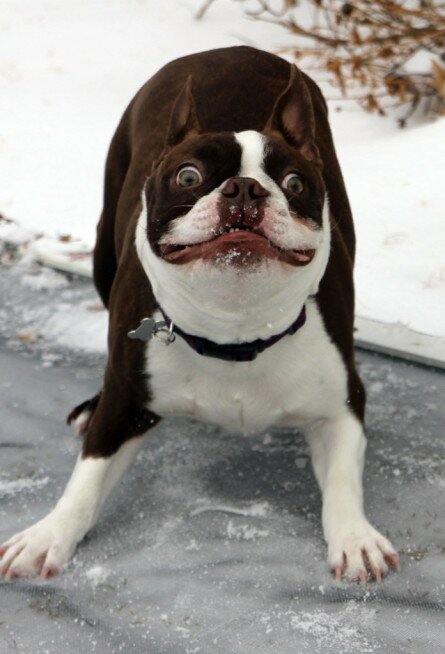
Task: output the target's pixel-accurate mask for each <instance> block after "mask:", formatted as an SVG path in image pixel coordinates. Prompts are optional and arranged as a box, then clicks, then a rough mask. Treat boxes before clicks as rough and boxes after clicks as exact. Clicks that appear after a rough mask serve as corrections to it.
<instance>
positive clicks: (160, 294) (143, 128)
mask: <svg viewBox="0 0 445 654" xmlns="http://www.w3.org/2000/svg"><path fill="white" fill-rule="evenodd" d="M354 249H355V241H354V228H353V223H352V216H351V210H350V207H349V203H348V198H347V195H346V191H345V187H344V183H343V178H342V174H341V171H340V168H339V164H338V161H337V158H336V154H335V150H334V145H333V141H332V136H331V132H330V128H329V123H328V115H327V107H326V102H325V100H324V99H323V96H322V94H321V92H320V90H319V88H318V87H317V85H316V84H315V83H314V82H313V81H312V80H311V79H310V78H309V77H308V76H306V75H305V74H304V73H302V72H301V71H299V70H298V68H297V67H296V66H294V65H290V64H289V63H288V62H286V61H284V60H283V59H281V58H279V57H276V56H275V55H272V54H268V53H266V52H262V51H259V50H256V49H253V48H249V47H233V48H224V49H220V50H213V51H210V52H203V53H200V54H194V55H191V56H188V57H183V58H181V59H178V60H176V61H173V62H172V63H170V64H168V65H167V66H165V67H164V68H162V70H160V71H159V72H158V73H157V74H156V75H155V76H154V77H152V78H151V79H150V80H149V81H148V82H147V83H146V84H145V85H144V86H143V87H142V89H141V90H140V91H139V92H138V93H137V95H136V96H135V98H134V99H133V100H132V102H131V103H130V105H129V107H128V108H127V110H126V111H125V113H124V115H123V118H122V120H121V122H120V124H119V126H118V128H117V131H116V133H115V135H114V137H113V140H112V143H111V146H110V151H109V154H108V159H107V164H106V172H105V193H104V205H103V213H102V215H101V218H100V221H99V224H98V228H97V244H96V247H95V251H94V281H95V284H96V287H97V290H98V292H99V295H100V297H101V298H102V300H103V302H104V304H105V306H106V307H107V308H108V310H109V337H108V344H109V356H108V362H107V367H106V371H105V376H104V382H103V388H102V390H101V392H100V393H99V394H98V395H97V396H96V397H94V398H93V399H92V400H89V401H87V402H84V403H83V404H82V405H80V406H79V407H76V409H74V410H73V412H72V413H71V414H70V416H69V421H71V420H74V419H75V421H76V424H77V429H78V431H80V432H82V433H83V434H84V442H83V448H82V452H81V454H80V455H79V457H78V460H77V463H76V465H75V468H74V471H73V474H72V476H71V479H70V480H69V482H68V485H67V487H66V489H65V491H64V493H63V495H62V497H61V498H60V500H59V501H58V503H57V504H56V506H55V507H54V509H53V510H52V511H51V512H50V513H49V514H48V515H47V516H46V517H44V518H43V519H42V520H40V521H39V522H37V523H36V524H34V525H33V526H31V527H29V528H28V529H26V530H25V531H22V532H21V533H19V534H17V535H15V536H13V537H12V538H11V539H10V540H8V541H7V542H6V543H5V544H4V545H3V546H2V548H1V550H0V553H1V554H2V557H3V558H2V566H1V573H2V574H3V575H4V576H5V577H6V578H8V579H10V578H13V577H23V576H27V575H32V574H40V575H41V576H42V577H43V578H45V577H49V576H51V575H54V574H56V573H57V572H58V571H60V569H61V568H62V566H63V565H64V564H65V563H66V562H67V561H68V560H69V559H70V557H71V556H72V555H73V552H74V550H75V548H76V545H77V543H79V542H80V541H81V540H82V539H83V537H84V536H85V534H86V533H87V532H88V530H89V529H91V527H92V526H93V525H94V523H95V521H96V519H97V516H98V514H99V511H100V509H101V507H102V505H103V503H104V501H105V499H106V498H107V496H108V495H109V493H110V492H111V490H112V488H113V487H114V486H115V484H116V483H117V481H118V480H119V479H120V477H121V476H122V474H123V473H124V471H125V470H126V468H127V467H128V466H129V464H130V463H131V461H132V460H133V459H134V457H135V455H136V454H137V452H138V451H139V449H140V447H141V445H142V443H143V442H144V441H145V439H146V438H147V436H148V435H149V433H150V431H151V430H152V429H153V428H154V427H155V425H156V424H157V423H158V422H159V421H160V420H161V418H162V417H164V416H171V415H178V416H192V417H193V418H196V419H199V420H203V421H206V422H209V423H213V424H216V425H219V426H221V427H223V428H224V429H227V430H232V431H235V432H252V431H262V430H266V429H268V428H270V427H272V426H275V427H285V428H290V427H292V428H295V429H299V430H302V432H303V433H304V434H305V437H306V438H307V441H308V443H309V446H310V449H311V453H312V462H313V467H314V471H315V476H316V478H317V481H318V484H319V486H320V489H321V493H322V496H323V510H322V523H323V531H324V537H325V539H326V542H327V546H328V563H329V567H330V569H331V570H332V572H333V574H334V576H335V578H336V579H341V578H342V577H343V576H344V577H345V578H347V579H351V580H359V581H360V582H361V583H365V582H366V580H367V578H373V579H375V580H376V581H379V580H380V579H381V577H382V575H384V574H385V573H386V572H387V571H388V567H389V566H393V567H394V568H396V569H398V568H399V560H398V556H397V553H396V552H395V550H394V548H393V546H392V545H391V543H390V542H389V541H388V540H387V539H386V538H385V537H384V536H382V535H381V534H380V533H379V532H378V531H377V530H376V529H375V528H374V527H373V526H372V525H371V524H370V523H369V522H368V520H367V519H366V516H365V514H364V509H363V490H362V471H363V462H364V454H365V448H366V439H365V435H364V429H363V420H364V408H365V394H364V390H363V386H362V383H361V381H360V378H359V376H358V374H357V370H356V367H355V362H354V349H353V320H354V290H353V277H352V272H353V263H354Z"/></svg>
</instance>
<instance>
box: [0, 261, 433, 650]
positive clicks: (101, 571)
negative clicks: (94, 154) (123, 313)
mask: <svg viewBox="0 0 445 654" xmlns="http://www.w3.org/2000/svg"><path fill="white" fill-rule="evenodd" d="M0 296H1V297H2V299H3V304H2V307H1V309H0V311H1V314H0V326H1V331H0V390H1V393H0V412H1V431H0V453H1V454H0V457H1V469H0V542H1V541H3V540H5V539H6V538H7V537H9V536H10V535H11V534H12V533H14V532H15V531H17V530H20V529H23V528H25V527H26V526H28V525H29V524H30V523H32V522H33V521H35V520H37V519H39V518H40V517H42V516H43V515H44V514H45V513H47V512H48V510H49V509H50V508H51V507H52V506H53V505H54V503H55V501H56V500H57V499H58V497H59V496H60V494H61V491H62V489H63V487H64V485H65V483H66V481H67V479H68V477H69V475H70V473H71V470H72V467H73V465H74V460H75V457H76V454H77V452H78V450H79V448H80V443H79V441H78V440H76V438H75V437H74V436H73V434H72V432H71V430H70V429H69V428H68V427H67V426H66V425H65V424H64V419H65V416H66V414H67V412H68V411H69V410H70V408H71V407H72V406H73V405H74V404H76V403H78V402H80V401H82V400H83V399H85V398H87V397H90V396H91V395H92V394H93V393H95V392H96V391H97V389H98V388H99V387H100V384H101V376H102V369H103V363H104V360H103V357H102V356H101V355H98V354H96V353H94V352H90V353H89V354H86V353H85V349H84V347H82V348H81V349H80V350H79V349H78V350H77V351H76V350H75V349H72V348H70V341H74V342H76V343H77V342H79V338H80V337H79V332H82V329H83V323H84V317H85V315H86V314H87V312H88V313H91V315H93V316H94V320H97V321H98V322H97V328H98V329H99V328H100V325H101V323H102V322H103V320H104V319H105V313H104V312H100V311H97V310H96V311H95V310H94V306H95V304H96V297H95V293H94V291H93V289H92V287H91V285H90V283H89V282H87V281H86V280H79V279H70V278H69V277H66V276H65V275H62V274H59V273H55V272H53V271H48V270H45V269H41V268H40V267H38V266H37V265H36V264H33V263H30V262H26V261H23V260H22V261H21V262H19V263H17V262H16V263H12V265H10V266H9V267H6V266H3V267H0ZM61 302H62V304H61ZM57 316H59V318H60V317H63V318H64V322H63V323H61V321H60V320H59V319H58V318H54V317H57ZM52 318H54V323H52V322H51V321H52ZM54 324H55V325H59V326H60V325H61V324H63V325H64V326H65V327H64V330H65V333H64V334H63V337H64V339H65V340H64V341H62V340H60V339H59V340H58V339H57V338H56V336H55V332H54V331H53V328H54ZM76 333H77V336H76ZM82 339H84V340H85V341H88V340H90V342H91V343H92V344H93V347H92V349H93V350H96V349H97V348H98V346H99V344H97V343H96V344H95V345H94V339H95V333H94V330H93V332H91V333H88V334H84V335H83V336H82V338H80V340H82ZM358 359H359V362H360V369H361V373H362V375H363V377H364V380H365V382H366V385H367V389H368V396H369V405H368V435H369V446H368V457H367V466H366V471H365V494H366V504H367V507H368V513H369V516H370V518H371V519H372V521H373V522H374V523H375V524H376V526H377V527H379V528H381V529H382V530H383V532H384V533H387V534H388V536H389V537H390V538H391V540H392V541H393V542H394V544H395V545H396V546H397V548H399V551H400V553H401V563H402V570H401V572H400V574H395V573H393V574H391V575H390V576H389V577H388V578H387V579H385V580H384V581H383V583H382V585H381V586H380V587H377V586H375V585H369V586H368V587H367V588H362V587H360V586H358V585H355V584H346V583H341V584H338V583H336V582H334V581H332V579H331V577H330V575H329V573H328V570H327V569H326V562H325V558H326V550H325V545H324V543H323V539H322V534H321V528H320V498H319V493H318V490H317V487H316V483H315V481H314V477H313V474H312V471H311V466H310V462H309V458H308V451H307V448H306V445H305V443H304V441H303V439H302V438H301V436H300V435H298V434H295V433H292V432H291V431H269V432H267V433H263V434H259V435H256V436H251V437H242V436H237V435H228V434H226V433H225V432H223V431H222V430H220V429H217V428H214V427H208V426H205V425H202V424H198V423H195V422H192V421H189V420H185V419H176V420H168V421H164V422H163V423H162V424H161V425H160V426H159V427H158V428H157V429H156V430H155V431H154V432H153V435H152V438H151V440H150V441H149V443H148V444H147V446H146V447H145V449H144V450H143V451H142V452H141V454H140V456H139V458H138V459H137V461H136V463H135V465H134V466H133V467H132V468H131V469H130V471H129V472H128V473H127V475H126V477H125V478H124V481H123V482H122V483H121V485H120V486H119V487H118V489H117V490H116V492H115V493H114V495H113V496H112V498H111V499H110V501H109V502H108V504H107V505H106V507H105V509H104V511H103V514H102V517H101V518H100V520H99V522H98V524H97V526H96V527H95V528H94V529H93V530H92V532H91V533H90V534H89V535H88V536H87V538H86V539H85V541H84V542H83V543H82V545H81V546H80V547H79V549H78V551H77V554H76V556H75V558H74V561H73V562H72V563H71V564H70V565H69V566H68V567H67V568H66V570H65V571H64V572H63V574H62V575H61V576H60V577H57V578H54V579H52V580H50V581H48V582H45V583H43V582H41V581H38V580H28V581H20V582H14V583H9V584H8V583H5V582H3V583H0V651H1V652H2V654H3V652H4V653H5V654H10V653H11V654H12V653H13V652H23V653H26V654H29V652H32V653H33V654H60V652H66V653H67V654H71V653H72V652H73V653H74V652H78V651H84V652H97V653H98V654H102V653H103V654H106V653H109V652H111V653H113V652H116V653H117V652H125V653H126V652H137V653H138V654H139V653H142V652H149V653H150V654H164V653H165V654H198V653H199V654H210V653H212V654H229V653H230V654H232V653H234V654H263V653H266V652H267V653H269V652H270V653H271V654H272V653H273V654H301V653H303V654H306V653H307V654H314V653H316V654H364V653H374V652H376V653H378V652H381V653H382V654H402V653H403V654H406V653H408V652H409V653H410V654H431V653H432V652H434V653H435V654H436V653H440V652H445V628H444V624H445V556H444V553H445V529H444V527H445V505H444V502H443V489H444V487H445V478H444V457H445V449H444V441H443V423H444V418H445V413H444V404H443V397H444V393H445V377H444V375H443V373H440V372H438V371H434V370H431V369H430V370H428V369H426V368H422V367H416V366H412V365H408V364H406V363H402V362H400V361H393V360H390V359H386V358H384V357H380V356H376V355H374V356H373V355H370V354H365V353H363V352H359V353H358Z"/></svg>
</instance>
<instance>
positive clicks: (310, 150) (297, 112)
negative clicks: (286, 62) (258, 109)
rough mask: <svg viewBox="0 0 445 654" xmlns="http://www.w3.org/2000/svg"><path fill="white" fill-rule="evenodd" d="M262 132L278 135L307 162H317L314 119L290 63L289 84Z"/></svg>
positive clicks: (303, 85) (299, 76)
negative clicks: (278, 133) (273, 132)
mask: <svg viewBox="0 0 445 654" xmlns="http://www.w3.org/2000/svg"><path fill="white" fill-rule="evenodd" d="M264 131H266V132H267V131H276V132H280V133H281V134H282V135H283V136H284V137H285V139H286V141H288V142H289V143H291V145H294V146H295V147H297V148H298V149H299V150H300V152H301V154H302V155H303V156H304V157H306V159H308V160H309V161H313V162H314V163H316V162H317V163H318V162H320V154H319V152H318V148H317V146H316V145H315V117H314V109H313V106H312V100H311V96H310V93H309V89H308V88H307V86H306V83H305V81H304V79H303V76H302V74H301V72H300V71H299V70H298V68H297V67H296V66H295V65H294V64H292V66H291V72H290V78H289V84H288V85H287V87H286V88H285V89H284V91H283V93H282V94H281V95H280V96H279V97H278V100H277V101H276V102H275V106H274V108H273V111H272V115H271V117H270V118H269V120H268V121H267V124H266V127H265V128H264Z"/></svg>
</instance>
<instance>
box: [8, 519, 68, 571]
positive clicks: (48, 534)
mask: <svg viewBox="0 0 445 654" xmlns="http://www.w3.org/2000/svg"><path fill="white" fill-rule="evenodd" d="M68 533H69V530H67V529H66V524H65V520H64V519H63V517H62V516H61V515H59V514H57V513H56V511H53V512H52V513H50V514H48V515H47V516H46V517H45V518H43V520H40V521H39V522H37V523H36V524H34V525H32V526H31V527H29V528H28V529H25V530H24V531H22V532H20V533H18V534H16V535H15V536H13V537H12V538H10V539H9V540H8V541H6V542H5V543H3V545H1V546H0V556H1V557H2V559H1V564H0V576H3V577H4V578H5V579H6V580H11V579H14V578H19V577H30V576H34V575H38V574H40V576H41V577H42V578H44V579H46V578H47V577H52V576H54V575H56V574H58V572H59V571H60V570H61V568H62V567H63V566H64V565H65V563H67V561H69V559H70V558H71V556H72V555H73V553H74V550H75V548H76V544H77V542H76V540H75V539H74V538H73V537H70V536H69V535H68Z"/></svg>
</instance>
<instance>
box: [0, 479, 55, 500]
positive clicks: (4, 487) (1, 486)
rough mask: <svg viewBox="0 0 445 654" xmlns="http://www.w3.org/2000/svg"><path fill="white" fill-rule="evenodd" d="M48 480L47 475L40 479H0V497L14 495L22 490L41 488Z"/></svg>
mask: <svg viewBox="0 0 445 654" xmlns="http://www.w3.org/2000/svg"><path fill="white" fill-rule="evenodd" d="M48 482H49V477H42V478H41V479H30V478H27V477H25V478H23V479H15V480H12V481H9V480H4V479H0V497H1V496H2V495H3V496H6V495H16V494H17V493H22V492H23V491H29V490H34V489H36V488H42V486H45V485H46V484H47V483H48Z"/></svg>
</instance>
